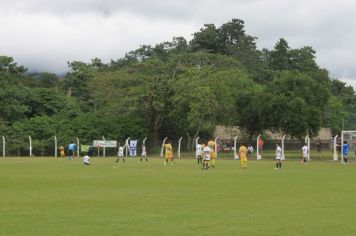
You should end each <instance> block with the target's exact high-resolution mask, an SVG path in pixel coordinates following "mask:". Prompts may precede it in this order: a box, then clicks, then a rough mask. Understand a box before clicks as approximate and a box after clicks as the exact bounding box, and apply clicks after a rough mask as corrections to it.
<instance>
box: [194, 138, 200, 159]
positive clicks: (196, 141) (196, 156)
mask: <svg viewBox="0 0 356 236" xmlns="http://www.w3.org/2000/svg"><path fill="white" fill-rule="evenodd" d="M199 139H200V137H197V138H196V139H195V159H198V154H197V146H198V142H199Z"/></svg>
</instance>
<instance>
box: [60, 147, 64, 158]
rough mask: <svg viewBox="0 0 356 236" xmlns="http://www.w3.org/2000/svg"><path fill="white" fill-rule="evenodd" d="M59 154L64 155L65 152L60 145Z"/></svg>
mask: <svg viewBox="0 0 356 236" xmlns="http://www.w3.org/2000/svg"><path fill="white" fill-rule="evenodd" d="M59 154H60V156H61V157H64V156H65V153H64V146H60V147H59Z"/></svg>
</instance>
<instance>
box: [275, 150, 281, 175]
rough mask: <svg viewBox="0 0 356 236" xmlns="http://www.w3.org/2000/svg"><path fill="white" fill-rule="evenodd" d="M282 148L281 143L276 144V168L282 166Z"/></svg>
mask: <svg viewBox="0 0 356 236" xmlns="http://www.w3.org/2000/svg"><path fill="white" fill-rule="evenodd" d="M281 159H282V148H281V147H280V146H279V143H277V144H276V168H275V169H276V170H279V169H281V168H282V162H281Z"/></svg>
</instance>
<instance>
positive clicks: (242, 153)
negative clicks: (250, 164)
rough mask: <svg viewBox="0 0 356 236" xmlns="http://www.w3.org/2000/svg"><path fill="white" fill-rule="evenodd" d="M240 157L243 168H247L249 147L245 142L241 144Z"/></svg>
mask: <svg viewBox="0 0 356 236" xmlns="http://www.w3.org/2000/svg"><path fill="white" fill-rule="evenodd" d="M239 157H240V162H241V167H242V168H243V169H246V168H247V148H246V146H245V144H243V143H242V144H241V146H240V148H239Z"/></svg>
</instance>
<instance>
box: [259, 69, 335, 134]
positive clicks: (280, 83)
mask: <svg viewBox="0 0 356 236" xmlns="http://www.w3.org/2000/svg"><path fill="white" fill-rule="evenodd" d="M266 89H267V90H266V91H268V93H271V94H270V95H269V96H268V100H267V101H266V103H265V106H264V108H263V110H262V115H263V116H264V117H266V118H267V123H269V126H270V128H271V129H274V130H277V131H281V132H283V133H285V134H288V135H290V136H292V137H297V138H299V139H300V140H302V137H303V136H305V135H306V134H307V133H309V135H310V136H311V137H313V136H315V135H317V133H318V131H319V129H320V126H321V124H322V115H323V111H324V107H325V104H327V103H328V100H329V93H328V91H327V89H326V88H325V87H323V86H322V85H320V84H319V83H317V82H316V81H314V80H313V79H312V78H310V76H308V75H306V74H302V73H299V72H287V71H284V72H280V73H278V74H276V76H275V78H274V79H273V81H272V82H271V83H269V84H268V85H267V87H266ZM316 91H317V92H316Z"/></svg>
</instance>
